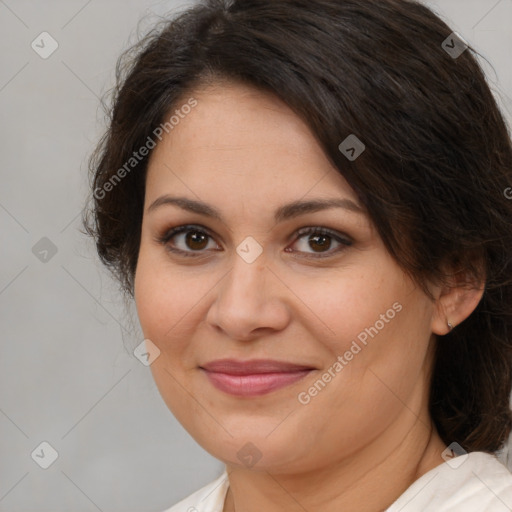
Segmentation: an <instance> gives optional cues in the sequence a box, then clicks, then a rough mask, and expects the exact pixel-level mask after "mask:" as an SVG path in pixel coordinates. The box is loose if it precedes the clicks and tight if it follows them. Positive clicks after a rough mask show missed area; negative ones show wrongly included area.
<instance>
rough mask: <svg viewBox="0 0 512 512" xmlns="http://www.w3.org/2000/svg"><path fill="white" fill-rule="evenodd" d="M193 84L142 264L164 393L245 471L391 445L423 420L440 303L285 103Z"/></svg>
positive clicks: (154, 194)
mask: <svg viewBox="0 0 512 512" xmlns="http://www.w3.org/2000/svg"><path fill="white" fill-rule="evenodd" d="M191 96H193V97H194V98H195V99H196V100H197V105H196V106H195V107H194V108H192V109H190V113H188V114H187V115H182V116H180V120H179V122H178V123H177V124H176V125H175V126H174V128H173V129H172V130H171V131H169V133H168V134H166V135H165V136H164V138H163V139H162V141H161V142H160V143H159V144H158V145H157V147H156V148H155V149H154V151H153V153H152V156H151V159H150V162H149V167H148V174H147V183H146V192H145V194H146V195H145V206H144V216H143V223H142V237H141V246H140V254H139V259H138V265H137V270H136V277H135V300H136V305H137V310H138V315H139V319H140V323H141V326H142V330H143V333H144V337H145V338H146V339H149V340H151V342H152V343H153V344H154V345H156V347H158V349H159V350H160V355H159V356H158V357H157V358H156V359H155V361H154V362H153V363H152V365H151V370H152V373H153V376H154V378H155V381H156V384H157V386H158V388H159V391H160V393H161V395H162V397H163V399H164V400H165V402H166V403H167V405H168V407H169V408H170V410H171V411H172V412H173V413H174V415H175V416H176V417H177V419H178V420H179V421H180V422H181V423H182V425H183V426H184V427H185V428H186V429H187V431H188V432H189V433H190V434H191V435H192V436H193V437H194V438H195V439H196V440H197V442H198V443H199V444H201V445H202V446H203V447H204V448H205V449H206V450H207V451H208V452H210V453H211V454H212V455H213V456H215V457H217V458H218V459H221V460H223V461H224V462H226V463H229V464H233V465H238V466H240V467H241V466H244V465H245V466H247V467H251V466H252V465H254V464H256V465H255V466H254V467H255V468H261V469H272V470H273V471H275V472H278V471H282V472H284V471H298V470H308V469H309V470H311V469H314V468H318V467H320V466H322V465H325V464H333V463H336V462H338V461H340V460H343V459H345V458H347V457H350V456H351V455H354V454H357V453H358V452H360V451H361V450H363V449H364V448H365V447H367V446H368V445H370V444H371V443H372V442H374V441H376V440H378V439H380V440H384V439H385V440H387V441H386V442H387V445H386V446H388V447H389V448H388V449H390V450H391V449H393V446H395V445H396V446H398V444H399V443H400V442H401V441H402V440H403V438H404V436H405V435H406V434H407V432H409V431H410V429H411V427H412V425H413V424H415V423H417V421H418V417H421V418H423V419H424V420H425V422H428V415H427V412H426V411H427V391H428V382H429V364H430V361H431V354H432V352H431V351H430V350H428V349H429V347H431V346H433V345H432V344H431V341H433V334H432V322H433V320H432V319H433V314H434V305H433V303H432V302H431V301H429V299H428V298H427V297H426V296H425V295H424V293H423V292H422V291H421V290H420V289H419V288H418V287H417V286H415V285H414V284H413V282H412V281H411V280H410V279H409V278H408V277H407V276H406V275H405V274H404V272H403V271H402V270H401V269H400V268H399V267H398V265H397V264H396V263H395V261H394V260H393V259H392V258H391V257H390V255H389V254H388V252H387V251H386V249H385V247H384V245H383V243H382V240H381V239H380V237H379V236H378V234H377V232H376V231H375V229H374V227H373V226H372V224H371V223H370V220H369V217H368V216H367V215H366V214H365V212H364V209H363V208H362V206H361V204H360V202H359V201H358V198H357V196H356V194H355V193H354V191H353V190H352V189H351V187H350V186H349V185H348V184H347V182H346V181H345V180H344V179H343V178H342V177H341V176H340V174H339V173H338V172H337V171H336V170H335V168H333V166H332V165H331V164H330V162H329V161H328V159H327V158H326V156H325V155H324V153H323V152H322V149H321V148H320V146H319V144H318V143H317V141H316V140H315V138H314V137H313V135H312V134H311V132H310V131H309V129H308V128H307V126H306V125H305V124H304V122H302V121H301V119H300V118H299V117H297V115H295V114H294V113H293V112H292V111H291V110H290V109H289V108H288V107H287V106H286V105H285V104H283V103H282V102H281V101H279V100H278V99H276V98H275V97H273V96H271V95H269V94H266V93H262V92H259V91H257V90H255V89H252V88H248V87H246V86H242V85H236V84H232V85H230V86H225V87H219V88H216V89H213V88H210V89H205V90H202V91H197V92H196V93H194V94H192V95H191ZM183 103H184V104H185V103H186V100H185V101H184V102H183ZM177 108H178V109H179V105H178V106H177ZM185 110H187V111H188V110H189V109H185ZM182 112H183V111H182ZM340 142H341V139H340ZM164 196H168V198H171V199H172V201H174V200H175V199H179V200H178V201H174V202H171V201H168V202H166V203H165V202H162V201H160V205H158V206H157V205H155V206H153V208H151V206H152V205H153V204H154V202H155V201H157V200H158V199H160V198H162V197H164ZM327 202H330V203H331V204H330V206H329V204H328V203H327ZM319 203H322V204H323V206H322V205H321V204H319ZM184 226H189V227H188V228H186V229H187V230H186V231H185V230H184V231H181V232H178V233H177V234H175V235H173V236H168V237H167V238H166V237H165V235H166V234H168V233H169V232H170V230H171V229H173V228H178V227H184ZM161 238H166V241H158V240H159V239H161ZM150 347H151V345H150ZM226 359H228V360H232V361H231V363H228V364H225V365H223V364H218V365H217V366H215V365H211V363H212V362H214V361H219V360H226ZM261 360H266V362H263V363H262V364H261V365H259V366H258V365H255V366H253V367H250V366H244V365H243V364H242V363H244V362H251V361H252V362H254V361H257V362H258V361H259V362H261ZM269 361H271V362H269ZM272 362H274V363H276V365H273V363H272ZM279 363H284V364H283V365H280V364H279ZM205 367H209V368H210V370H211V371H206V370H205ZM213 370H216V371H213ZM262 372H267V375H266V376H265V375H264V374H263V373H262ZM268 372H270V374H269V373H268Z"/></svg>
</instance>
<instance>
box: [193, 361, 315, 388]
mask: <svg viewBox="0 0 512 512" xmlns="http://www.w3.org/2000/svg"><path fill="white" fill-rule="evenodd" d="M199 368H200V370H201V371H202V372H203V373H204V374H205V375H206V377H207V378H208V380H209V381H210V383H211V384H212V385H213V386H214V387H215V388H217V389H219V390H220V391H223V392H224V393H228V394H230V395H234V396H261V395H265V394H267V393H271V392H272V391H276V390H278V389H281V388H283V387H286V386H289V385H291V384H294V383H295V382H297V381H299V380H301V379H303V378H304V377H305V376H306V375H309V373H311V372H312V371H314V370H315V368H313V367H311V366H305V365H298V364H293V363H287V362H281V361H273V360H267V359H265V360H263V359H258V360H251V361H236V360H233V359H222V360H218V361H212V362H210V363H207V364H204V365H202V366H200V367H199Z"/></svg>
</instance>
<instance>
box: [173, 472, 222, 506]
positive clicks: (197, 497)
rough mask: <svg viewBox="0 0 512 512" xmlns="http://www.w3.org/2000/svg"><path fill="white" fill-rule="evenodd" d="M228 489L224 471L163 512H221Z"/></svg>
mask: <svg viewBox="0 0 512 512" xmlns="http://www.w3.org/2000/svg"><path fill="white" fill-rule="evenodd" d="M228 487H229V480H228V475H227V473H226V470H224V472H223V473H222V475H220V476H219V478H217V479H216V480H214V481H213V482H210V483H209V484H207V485H205V486H204V487H202V488H201V489H199V490H197V491H195V492H194V493H192V494H191V495H190V496H187V497H186V498H185V499H183V500H181V501H180V502H179V503H176V505H174V506H172V507H171V508H169V509H166V510H164V511H163V512H222V509H223V508H224V500H225V498H226V493H227V490H228Z"/></svg>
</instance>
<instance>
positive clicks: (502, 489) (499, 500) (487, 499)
mask: <svg viewBox="0 0 512 512" xmlns="http://www.w3.org/2000/svg"><path fill="white" fill-rule="evenodd" d="M510 510H512V473H510V471H509V470H508V469H507V468H506V467H505V466H504V465H503V464H502V463H501V462H500V461H499V460H498V459H497V458H496V457H495V456H494V455H490V454H488V453H484V452H471V453H469V454H467V455H461V456H459V457H456V458H454V459H451V460H450V461H447V462H444V463H443V464H441V465H439V466H437V467H436V468H434V469H432V470H431V471H429V472H427V473H425V474H424V475H423V476H422V477H421V478H419V479H418V480H416V482H414V483H413V484H412V485H411V486H410V487H409V488H408V489H407V490H406V491H405V492H404V494H402V495H401V496H400V497H399V498H398V500H397V501H395V502H394V503H393V504H392V505H391V507H389V508H388V509H387V510H386V512H398V511H401V512H420V511H421V512H459V511H460V512H508V511H510Z"/></svg>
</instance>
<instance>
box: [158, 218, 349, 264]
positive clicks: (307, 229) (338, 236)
mask: <svg viewBox="0 0 512 512" xmlns="http://www.w3.org/2000/svg"><path fill="white" fill-rule="evenodd" d="M187 231H198V232H201V233H204V234H206V235H207V236H208V237H210V238H211V239H212V240H214V241H215V243H216V244H217V245H220V244H219V243H218V242H217V241H216V237H217V235H214V234H213V233H212V232H211V231H210V230H209V229H208V228H206V227H205V226H202V225H201V224H182V225H179V226H175V227H173V228H170V229H167V230H165V231H164V232H163V233H162V234H161V235H158V236H157V237H156V238H155V241H156V242H157V243H160V244H162V245H164V246H166V248H167V250H169V251H171V252H173V253H179V254H183V255H185V256H192V257H201V256H203V255H204V254H205V253H206V251H204V250H202V251H192V250H190V251H183V250H182V249H178V248H176V247H173V248H171V247H170V246H169V241H170V240H171V238H173V237H175V236H177V235H180V234H182V233H186V232H187ZM314 234H320V235H327V236H330V237H331V238H333V239H334V240H335V241H336V242H338V243H339V244H341V245H342V247H341V249H340V248H338V249H335V250H329V251H326V252H325V253H322V252H319V253H314V252H311V253H309V252H308V253H305V254H307V255H308V256H306V258H327V257H330V256H333V255H335V254H338V253H339V252H341V251H342V250H343V249H345V248H347V247H350V246H351V245H352V244H353V240H352V239H351V238H350V237H348V236H347V235H345V234H344V233H340V232H338V231H336V230H334V229H330V228H327V227H324V226H319V225H311V226H304V227H302V228H300V229H297V230H295V231H294V232H293V233H292V235H290V237H289V240H290V241H291V242H292V243H293V244H295V243H296V242H298V241H299V240H300V239H301V238H303V237H305V236H307V235H314ZM287 248H288V246H287V247H286V249H287ZM286 249H285V251H286ZM211 250H212V249H210V251H211ZM213 250H218V249H213ZM221 250H222V249H221ZM287 252H290V251H287ZM293 252H297V253H299V254H302V253H304V251H293ZM323 254H325V255H323Z"/></svg>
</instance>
